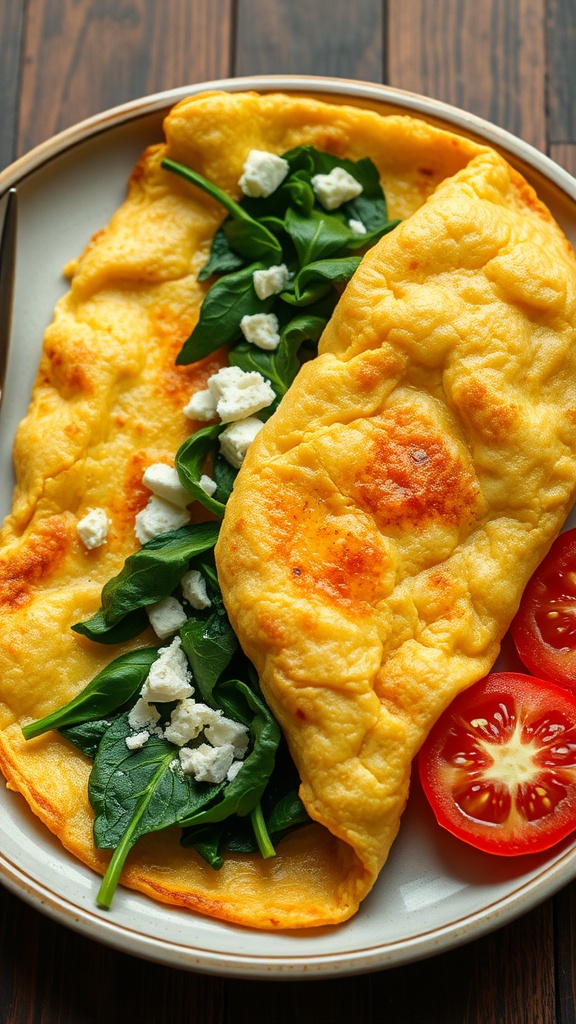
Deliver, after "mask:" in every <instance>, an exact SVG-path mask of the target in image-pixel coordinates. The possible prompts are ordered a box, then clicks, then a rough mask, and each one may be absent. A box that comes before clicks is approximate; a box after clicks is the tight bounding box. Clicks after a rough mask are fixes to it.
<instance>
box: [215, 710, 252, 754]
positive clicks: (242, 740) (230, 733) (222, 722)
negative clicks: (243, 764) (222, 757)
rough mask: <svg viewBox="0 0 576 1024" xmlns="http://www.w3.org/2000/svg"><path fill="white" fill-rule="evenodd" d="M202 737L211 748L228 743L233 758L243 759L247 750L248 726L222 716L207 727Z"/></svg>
mask: <svg viewBox="0 0 576 1024" xmlns="http://www.w3.org/2000/svg"><path fill="white" fill-rule="evenodd" d="M204 735H205V737H206V739H207V740H208V742H209V743H211V744H212V746H213V747H223V746H227V745H228V744H229V743H230V744H231V745H232V747H233V748H234V757H243V756H244V754H245V753H246V750H247V748H248V738H249V737H248V726H246V725H243V724H242V722H235V721H233V719H232V718H225V717H224V716H223V715H222V716H221V717H220V716H218V718H217V719H215V720H214V721H213V722H211V723H210V724H209V725H208V728H207V729H206V731H205V733H204Z"/></svg>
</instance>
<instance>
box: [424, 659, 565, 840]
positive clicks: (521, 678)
mask: <svg viewBox="0 0 576 1024" xmlns="http://www.w3.org/2000/svg"><path fill="white" fill-rule="evenodd" d="M418 767H419V772H420V779H421V782H422V786H423V789H424V792H425V794H426V796H427V798H428V801H429V803H430V804H431V806H432V810H433V811H434V814H435V815H436V818H437V821H438V823H439V824H440V825H441V826H442V827H443V828H445V829H447V830H448V831H449V832H451V833H452V834H453V835H455V836H457V837H458V838H459V839H461V840H463V841H464V842H466V843H469V844H470V845H472V846H475V847H476V848H477V849H479V850H484V851H485V852H487V853H494V854H498V855H500V856H504V857H511V856H519V855H522V854H530V853H539V852H540V851H542V850H547V849H549V848H550V847H551V846H554V845H555V844H556V843H558V842H560V840H561V839H564V838H565V837H566V836H568V835H570V833H571V832H573V831H574V830H576V695H575V694H573V693H571V692H569V691H567V690H564V689H562V688H561V687H559V686H557V685H556V684H554V683H551V682H549V681H546V680H543V679H537V678H535V677H533V676H528V675H523V674H521V673H518V672H495V673H492V674H491V675H489V676H486V677H485V678H484V679H482V680H480V682H478V683H476V684H475V685H474V686H472V687H470V689H468V690H465V691H464V692H463V693H461V694H459V696H458V697H456V698H455V700H454V701H453V702H452V704H450V706H449V707H448V708H447V709H446V711H445V712H444V714H443V715H442V716H441V717H440V718H439V719H438V721H437V722H436V725H435V726H434V727H433V729H432V731H431V732H430V734H429V736H428V739H427V740H426V741H425V743H424V745H423V747H422V749H421V751H420V754H419V757H418Z"/></svg>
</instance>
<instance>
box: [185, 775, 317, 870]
mask: <svg viewBox="0 0 576 1024" xmlns="http://www.w3.org/2000/svg"><path fill="white" fill-rule="evenodd" d="M266 796H267V793H265V794H264V798H265V797H266ZM264 798H263V799H262V806H263V805H264V802H265V799H264ZM267 803H268V804H270V801H269V800H268V801H267ZM310 821H311V818H310V817H309V816H308V814H307V812H306V809H305V807H304V804H303V803H302V801H301V800H300V797H299V796H298V794H297V792H296V790H292V791H291V792H290V793H287V794H286V796H284V797H282V798H281V799H280V800H278V801H277V803H275V804H274V805H273V806H272V810H271V812H270V813H268V814H266V813H264V823H265V828H266V832H267V834H268V837H269V839H270V840H271V841H273V842H274V843H276V844H277V843H279V842H281V840H282V839H283V838H284V836H285V835H287V834H288V833H289V832H291V831H293V830H294V829H295V828H299V827H300V826H301V825H307V824H309V823H310ZM180 842H181V844H182V846H185V847H192V848H193V849H195V850H196V851H197V853H199V854H200V856H201V857H203V858H204V860H205V861H207V863H208V864H210V866H211V867H212V868H214V869H215V870H216V871H218V870H219V869H220V868H221V867H222V865H223V863H224V857H223V856H222V854H223V853H256V852H257V851H258V849H259V845H258V843H257V841H256V837H255V834H254V826H253V822H252V820H251V818H250V819H246V818H238V817H235V816H232V817H230V818H228V819H227V820H226V821H222V822H215V823H214V824H212V825H195V826H193V827H192V828H190V829H186V830H185V831H184V833H183V835H182V838H181V840H180Z"/></svg>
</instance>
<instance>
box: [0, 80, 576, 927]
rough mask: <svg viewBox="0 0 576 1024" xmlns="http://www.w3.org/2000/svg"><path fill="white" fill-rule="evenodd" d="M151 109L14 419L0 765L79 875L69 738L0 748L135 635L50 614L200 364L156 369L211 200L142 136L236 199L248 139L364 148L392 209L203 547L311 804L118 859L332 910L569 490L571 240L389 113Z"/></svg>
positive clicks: (383, 842)
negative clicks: (223, 855) (243, 829)
mask: <svg viewBox="0 0 576 1024" xmlns="http://www.w3.org/2000/svg"><path fill="white" fill-rule="evenodd" d="M165 129H166V138H167V141H166V144H165V145H162V146H156V147H153V148H151V149H150V150H148V151H147V152H146V153H145V154H144V156H143V158H142V160H141V161H140V162H139V164H138V165H137V167H136V169H135V171H134V173H133V175H132V177H131V180H130V187H129V193H128V197H127V200H126V202H125V203H124V205H123V206H122V207H121V209H120V210H119V211H118V212H117V213H116V214H115V216H114V217H113V218H112V221H111V223H110V224H109V226H108V227H107V228H106V229H105V230H103V231H102V232H101V233H99V234H98V235H97V236H96V237H95V238H94V239H93V240H92V242H91V243H90V245H89V246H88V248H87V250H86V252H85V253H84V254H83V256H82V257H81V258H80V260H79V261H78V263H77V264H76V265H75V266H73V267H72V268H71V273H72V279H71V287H70V291H69V293H68V294H67V295H66V296H65V297H64V298H63V299H62V301H61V302H60V303H59V304H58V307H57V309H56V312H55V317H54V321H53V323H52V324H51V326H50V327H49V329H48V331H47V333H46V336H45V340H44V348H43V354H42V359H41V364H40V370H39V375H38V379H37V383H36V386H35V389H34V393H33V397H32V403H31V406H30V409H29V412H28V415H27V417H26V419H25V420H24V422H23V424H22V425H21V427H20V429H19V431H18V435H17V438H16V442H15V449H14V458H15V467H16V476H17V486H16V492H15V496H14V505H13V510H12V514H11V515H10V516H9V517H8V519H7V520H6V522H5V524H4V527H3V529H2V534H1V537H0V545H1V546H0V625H1V629H0V767H1V768H2V771H3V773H4V775H5V777H6V779H7V782H8V785H9V786H10V787H11V788H12V789H15V790H18V791H19V792H20V793H22V794H23V796H24V797H25V799H26V800H27V801H28V803H29V805H30V807H31V808H32V810H33V811H34V813H35V814H37V815H38V817H39V818H40V819H41V820H42V821H43V822H44V823H45V824H46V825H47V826H48V827H49V828H50V829H51V830H52V832H54V833H55V835H57V836H58V837H59V839H60V840H61V842H62V843H63V845H64V846H65V847H66V848H67V849H68V850H70V851H71V852H72V853H73V854H74V855H75V856H77V857H78V858H79V859H80V860H82V861H83V862H84V863H86V864H88V865H90V866H92V867H93V868H95V869H96V870H97V871H100V872H102V871H104V870H105V867H106V864H107V862H108V859H109V855H108V854H107V853H106V852H103V851H100V850H98V849H96V848H95V846H94V842H93V836H92V820H93V814H92V810H91V808H90V805H89V802H88V798H87V788H86V787H87V779H88V775H89V772H90V767H91V762H90V761H89V760H88V759H87V758H85V757H84V756H83V755H82V754H81V753H79V751H78V750H76V749H75V748H73V747H72V746H71V745H70V744H68V743H67V742H66V741H65V740H64V739H63V738H62V737H61V736H60V735H58V734H56V733H48V734H46V735H44V736H42V737H40V738H38V739H35V740H32V741H29V742H28V743H26V742H25V741H24V739H23V737H22V733H21V729H20V726H21V725H23V724H25V723H27V722H30V721H32V720H34V719H37V718H39V717H41V716H43V715H45V714H47V713H49V712H50V711H52V710H54V709H56V708H58V707H60V706H61V705H62V704H64V703H66V702H67V701H68V700H70V699H71V698H72V697H73V696H74V695H75V694H76V693H78V692H79V691H80V690H81V689H82V688H83V687H84V686H85V685H86V683H87V682H88V681H89V680H90V679H91V678H92V677H93V676H94V675H95V674H96V673H97V672H98V671H99V670H100V669H101V668H102V667H103V666H104V665H105V664H107V663H108V662H109V661H110V660H111V658H112V657H114V656H116V655H117V654H119V653H121V651H123V650H126V649H128V648H129V647H130V646H138V645H141V644H142V643H146V644H148V643H152V642H154V637H153V636H152V635H149V636H146V635H143V636H141V637H139V638H138V639H137V640H136V641H132V642H131V644H128V645H123V646H122V647H113V648H109V647H102V646H100V645H96V644H93V643H91V642H89V641H88V640H86V639H84V638H82V637H80V636H78V635H77V634H75V633H73V632H71V630H70V626H71V625H72V624H73V623H75V622H77V621H79V620H81V619H86V618H88V617H89V616H90V615H92V614H93V613H94V612H95V611H96V610H97V608H98V607H99V604H100V593H101V588H102V586H103V584H104V583H105V582H106V581H107V580H108V579H109V578H110V577H111V576H113V575H115V574H116V573H118V572H119V570H120V569H121V567H122V565H123V563H124V560H125V558H126V557H127V556H128V555H129V554H130V553H131V552H132V551H134V550H135V549H136V548H137V547H138V544H137V542H136V540H135V537H134V530H133V526H134V516H135V513H136V512H138V511H139V509H141V508H142V507H143V506H144V504H145V503H146V500H147V496H148V494H147V492H146V490H145V489H144V488H143V486H142V483H141V478H142V472H143V470H144V469H145V468H146V467H147V466H148V465H150V464H152V463H154V462H159V461H164V462H168V463H171V462H172V461H173V459H174V454H175V452H176V450H177V448H178V447H179V445H180V444H181V442H182V441H183V440H184V439H185V438H186V437H187V436H188V435H189V433H190V430H191V424H190V421H189V420H187V419H186V417H185V416H184V414H183V411H182V409H183V406H184V405H185V404H186V401H187V400H188V398H189V397H190V394H191V393H192V392H194V391H195V390H201V389H202V388H203V387H204V386H205V382H206V379H207V378H208V377H209V376H210V374H212V373H213V372H214V371H215V370H216V369H217V368H218V366H219V365H221V364H222V363H223V362H224V361H225V353H219V354H217V355H216V356H213V357H209V358H207V359H206V360H204V361H203V362H202V363H200V364H196V365H194V366H192V367H177V366H175V365H174V362H175V357H176V355H177V353H178V351H179V349H180V347H181V345H182V343H183V341H184V340H185V339H186V337H187V336H188V334H189V333H190V330H191V328H192V327H193V326H194V323H195V322H196V320H197V318H198V311H199V307H200V303H201V301H202V298H203V296H204V294H205V292H206V288H207V285H203V284H200V283H198V280H197V275H198V271H199V269H200V268H201V267H202V266H203V264H204V263H205V261H206V259H207V255H208V251H209V246H210V242H211V239H212V237H213V235H214V232H215V230H216V228H217V227H218V225H219V224H220V222H221V220H222V217H223V211H222V209H221V207H220V206H219V205H218V204H217V203H215V202H213V201H211V200H210V199H208V198H207V197H206V196H205V195H203V194H201V193H200V192H199V191H197V190H196V189H194V188H193V187H191V186H189V185H187V184H185V183H184V182H182V181H180V180H179V179H176V178H175V177H174V176H172V175H169V174H167V173H166V172H164V171H163V170H162V169H161V167H160V162H161V160H162V158H163V157H164V156H170V157H172V158H173V159H175V160H179V161H181V162H183V163H186V164H188V165H189V166H191V167H193V168H194V169H196V170H198V171H200V173H202V174H203V175H205V177H207V178H209V179H210V180H211V181H213V182H214V183H215V184H217V185H218V186H219V187H221V188H223V189H225V190H226V191H228V192H229V193H230V194H232V195H234V196H236V197H237V196H238V195H239V190H238V184H237V183H238V180H239V178H240V175H241V173H242V166H243V163H244V160H245V159H246V155H247V153H248V151H249V150H250V149H264V150H269V151H273V152H276V153H282V152H285V151H286V150H288V149H290V148H292V147H293V146H295V145H297V144H301V143H310V144H313V145H315V146H317V147H318V148H320V149H325V150H328V151H330V152H332V153H335V154H336V155H339V156H346V157H348V158H351V159H358V158H360V157H364V156H369V157H371V158H372V160H373V161H374V163H375V164H376V166H377V167H378V169H379V172H380V175H381V178H382V182H383V186H384V188H385V191H386V195H387V199H388V206H389V212H390V216H392V217H401V218H405V219H406V222H405V224H404V225H403V226H402V227H401V228H399V229H398V228H397V229H396V231H395V232H393V233H392V235H391V236H389V238H388V239H385V240H384V241H383V242H382V243H381V244H380V245H379V246H378V247H377V249H376V250H375V251H374V253H373V254H371V255H370V256H369V257H368V258H367V259H366V260H365V261H364V263H363V264H362V266H361V268H360V271H359V272H358V274H357V276H356V278H354V279H353V281H352V283H351V284H350V285H349V287H348V288H347V289H346V292H345V295H344V298H343V299H342V301H341V303H340V306H339V307H338V310H337V312H336V315H335V317H334V321H333V324H332V325H331V326H330V328H329V329H328V331H327V332H326V335H325V337H324V339H323V342H322V355H321V356H320V357H319V359H318V360H317V361H316V362H315V363H314V364H312V365H311V366H309V367H306V368H305V369H304V370H303V371H302V373H301V374H300V375H299V377H298V379H297V381H296V383H295V384H294V385H293V389H292V390H291V392H290V393H289V395H288V397H287V398H286V399H284V401H283V403H282V405H281V407H280V409H279V411H278V413H276V414H275V416H274V417H273V418H272V420H271V421H270V422H269V424H268V425H267V426H266V427H265V428H264V430H263V431H262V432H261V435H260V436H259V438H258V439H257V443H255V444H254V446H253V449H252V450H251V452H250V454H249V458H248V460H247V463H246V465H245V467H244V468H243V469H242V471H241V473H240V476H239V478H238V483H237V487H236V488H235V492H234V497H233V502H232V504H231V506H230V509H229V511H228V512H227V515H226V520H225V524H224V528H223V529H224V532H223V536H222V541H221V544H220V547H219V550H218V557H219V572H220V573H221V580H222V585H223V591H224V594H225V598H226V602H227V605H228V608H229V612H230V615H231V618H232V620H233V624H234V625H235V627H236V628H237V630H238V634H239V636H240V639H241V641H242V643H243V645H244V646H245V649H246V650H247V652H248V654H249V655H250V657H251V658H252V659H253V661H254V663H255V664H256V666H257V668H258V671H259V674H260V676H261V681H262V686H263V688H264V689H265V692H266V696H267V698H268V700H269V701H270V704H271V706H272V708H273V710H274V711H275V713H276V714H277V715H278V718H279V721H280V722H281V724H282V726H283V728H284V730H285V734H286V736H287V738H288V741H289V743H290V746H291V750H292V753H293V756H294V758H295V760H296V762H297V764H298V767H299V770H300V771H301V775H302V779H303V790H302V792H303V796H304V799H305V801H306V804H307V806H308V809H309V811H310V813H311V815H312V817H313V818H315V819H317V821H318V822H319V824H313V825H311V826H309V827H306V828H304V829H302V830H300V831H299V832H296V833H294V834H292V835H291V836H289V837H288V838H287V839H285V840H284V841H283V842H282V843H281V844H280V845H279V847H278V851H277V857H276V858H274V859H273V860H270V861H263V860H262V859H261V858H259V857H256V856H254V857H253V856H240V855H233V856H230V857H229V858H227V859H226V861H225V863H224V867H223V868H222V869H221V870H220V871H214V870H212V869H211V868H210V867H208V865H206V864H205V863H204V862H203V861H202V860H201V859H200V858H199V857H198V856H197V855H196V853H195V852H194V851H191V850H184V849H183V848H181V846H180V845H179V830H178V829H172V830H166V831H165V832H159V833H156V834H154V835H151V836H147V837H145V838H143V839H141V840H140V841H139V842H138V844H137V846H136V848H135V850H134V851H133V853H132V854H131V856H130V859H129V862H128V865H127V867H126V869H125V871H124V873H123V876H122V881H123V882H124V884H125V885H128V886H130V887H132V888H135V889H138V890H140V891H142V892H145V893H147V894H149V895H151V896H153V897H155V898H157V899H159V900H162V901H165V902H167V903H174V904H179V905H182V906H185V907H188V908H191V909H193V910H196V911H199V912H201V913H205V914H209V915H212V916H214V917H219V918H223V919H226V920H229V921H234V922H238V923H241V924H246V925H251V926H254V927H261V928H291V927H309V926H313V925H319V924H327V923H336V922H338V921H342V920H345V919H346V918H348V917H349V916H350V915H351V914H352V913H354V911H355V910H356V909H357V907H358V904H359V901H360V900H361V898H362V897H363V896H364V895H365V894H366V892H367V891H368V890H369V888H370V887H371V885H372V884H373V881H374V879H375V877H376V874H377V871H378V869H379V867H380V865H381V864H382V863H383V861H384V859H385V856H386V853H387V851H388V848H389V845H390V843H391V841H392V839H393V836H394V834H395V832H396V829H397V827H398V820H399V816H400V813H401V810H402V806H403V804H404V801H405V799H406V794H407V786H408V775H409V762H410V759H411V757H412V755H413V753H414V752H415V750H416V749H417V747H418V745H419V742H420V741H421V740H422V739H423V736H424V735H425V732H426V731H427V729H428V728H429V726H430V724H431V722H432V720H433V719H434V718H435V717H436V715H437V714H438V713H439V711H440V710H441V709H442V708H443V707H444V706H445V704H446V703H448V701H449V700H450V698H451V696H452V695H453V694H454V693H456V692H457V691H458V690H459V689H461V688H462V687H463V686H466V685H468V684H469V683H470V682H472V681H473V679H475V678H477V677H478V676H480V675H482V674H483V673H484V672H485V671H486V670H487V668H489V666H490V664H491V663H492V661H493V659H494V657H495V656H496V653H497V650H498V643H499V640H500V638H501V636H502V633H503V632H504V630H505V628H506V626H507V624H508V621H509V619H510V617H511V615H512V614H513V612H514V610H515V607H516V605H517V602H518V599H519V596H520V592H521V589H522V586H523V585H524V582H525V581H526V580H527V578H528V576H529V575H530V573H531V571H532V569H533V568H534V566H535V564H536V563H537V561H538V560H539V558H541V557H542V555H543V554H544V551H545V550H546V547H547V546H548V544H549V543H550V541H551V539H552V537H553V535H554V533H555V532H556V530H557V529H558V528H559V526H560V524H561V522H562V519H563V517H564V515H565V514H566V511H567V509H568V506H569V504H570V502H571V500H572V496H573V489H574V479H575V476H576V468H575V459H574V455H573V452H574V447H575V443H574V442H575V437H574V434H575V431H576V425H575V415H574V411H573V410H574V408H575V405H574V400H573V396H572V384H571V379H572V377H573V370H574V366H573V360H574V355H573V347H572V348H571V342H572V341H573V331H572V328H571V327H570V326H569V325H570V324H571V323H572V322H573V321H574V291H575V289H574V283H575V269H574V263H573V256H572V254H571V252H570V250H569V247H568V245H567V243H566V241H565V240H564V238H563V237H562V235H561V233H560V231H559V229H558V228H557V227H556V226H555V225H554V223H553V222H552V220H551V218H550V217H549V215H548V214H547V213H546V211H544V210H543V208H542V207H541V206H540V205H539V203H538V201H537V200H536V199H535V197H534V195H533V193H532V192H531V190H530V189H529V188H528V186H527V185H526V184H525V183H524V182H523V181H522V180H521V179H519V178H518V176H517V175H515V174H513V172H510V170H509V168H507V167H506V165H505V164H504V163H503V162H502V161H501V160H500V159H499V158H498V157H496V156H495V155H493V154H491V153H490V152H488V151H486V150H485V149H484V148H483V147H479V146H477V145H476V144H474V143H472V142H470V141H468V140H466V139H462V138H459V137H457V136H454V135H451V134H450V133H446V132H442V131H440V130H438V129H436V128H433V127H431V126H428V125H426V124H424V123H422V122H418V121H415V120H412V119H410V118H405V117H397V116H391V117H381V116H380V115H378V114H377V113H375V112H372V111H366V110H360V109H356V108H352V107H345V106H338V105H332V104H326V103H323V102H319V101H316V100H314V99H308V98H305V97H297V96H291V97H286V96H280V95H269V96H258V95H256V94H236V95H228V94H207V95H205V96H201V97H197V98H193V99H191V100H187V101H184V102H183V103H181V104H179V105H178V106H177V107H176V108H175V110H174V111H173V112H172V113H171V114H170V115H169V117H168V118H167V120H166V122H165ZM429 197H431V198H429ZM427 200H428V201H427ZM423 204H424V205H423ZM571 409H572V413H571V411H570V410H571ZM192 426H193V425H192ZM92 507H100V508H104V509H105V510H106V512H107V514H108V517H109V519H110V520H111V529H110V532H109V536H108V541H107V543H106V544H105V545H104V546H102V547H100V548H95V549H94V550H92V551H87V550H86V549H85V548H84V547H83V545H82V544H81V542H80V540H79V538H78V535H77V531H76V525H77V523H78V520H79V519H80V518H81V517H82V516H83V515H84V513H85V512H86V511H87V510H88V509H89V508H92ZM193 514H194V511H193ZM336 724H337V726H338V727H337V728H336ZM324 826H327V827H324Z"/></svg>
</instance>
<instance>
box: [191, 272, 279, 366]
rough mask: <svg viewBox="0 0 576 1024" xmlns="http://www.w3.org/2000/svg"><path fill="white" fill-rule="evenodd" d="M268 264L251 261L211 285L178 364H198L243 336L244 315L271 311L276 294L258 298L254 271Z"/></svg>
mask: <svg viewBox="0 0 576 1024" xmlns="http://www.w3.org/2000/svg"><path fill="white" fill-rule="evenodd" d="M265 266H266V264H265V263H251V264H250V265H249V266H248V267H242V269H241V270H237V271H236V272H235V273H233V274H227V275H226V276H225V277H221V278H219V279H218V281H216V282H215V283H214V284H213V285H212V287H211V288H210V290H209V291H208V292H207V293H206V296H205V298H204V301H203V303H202V307H201V309H200V318H199V320H198V323H197V324H196V326H195V328H194V330H193V331H192V334H191V335H190V336H189V337H188V338H187V339H186V341H185V342H184V345H183V346H182V348H181V350H180V352H179V354H178V356H177V357H176V363H177V364H178V365H179V366H182V365H184V364H187V363H195V362H196V361H197V360H198V359H203V358H204V357H205V356H208V355H210V353H211V352H215V351H216V349H218V348H221V347H222V345H228V344H231V343H232V342H234V341H236V340H237V339H238V338H240V337H241V334H242V332H241V330H240V321H241V320H242V317H243V316H252V315H253V314H254V313H267V312H268V310H269V309H270V308H271V306H272V303H273V301H274V297H273V296H270V297H269V298H268V299H264V300H262V299H259V298H258V296H257V295H256V292H255V291H254V282H253V278H254V271H255V270H263V269H264V267H265Z"/></svg>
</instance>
